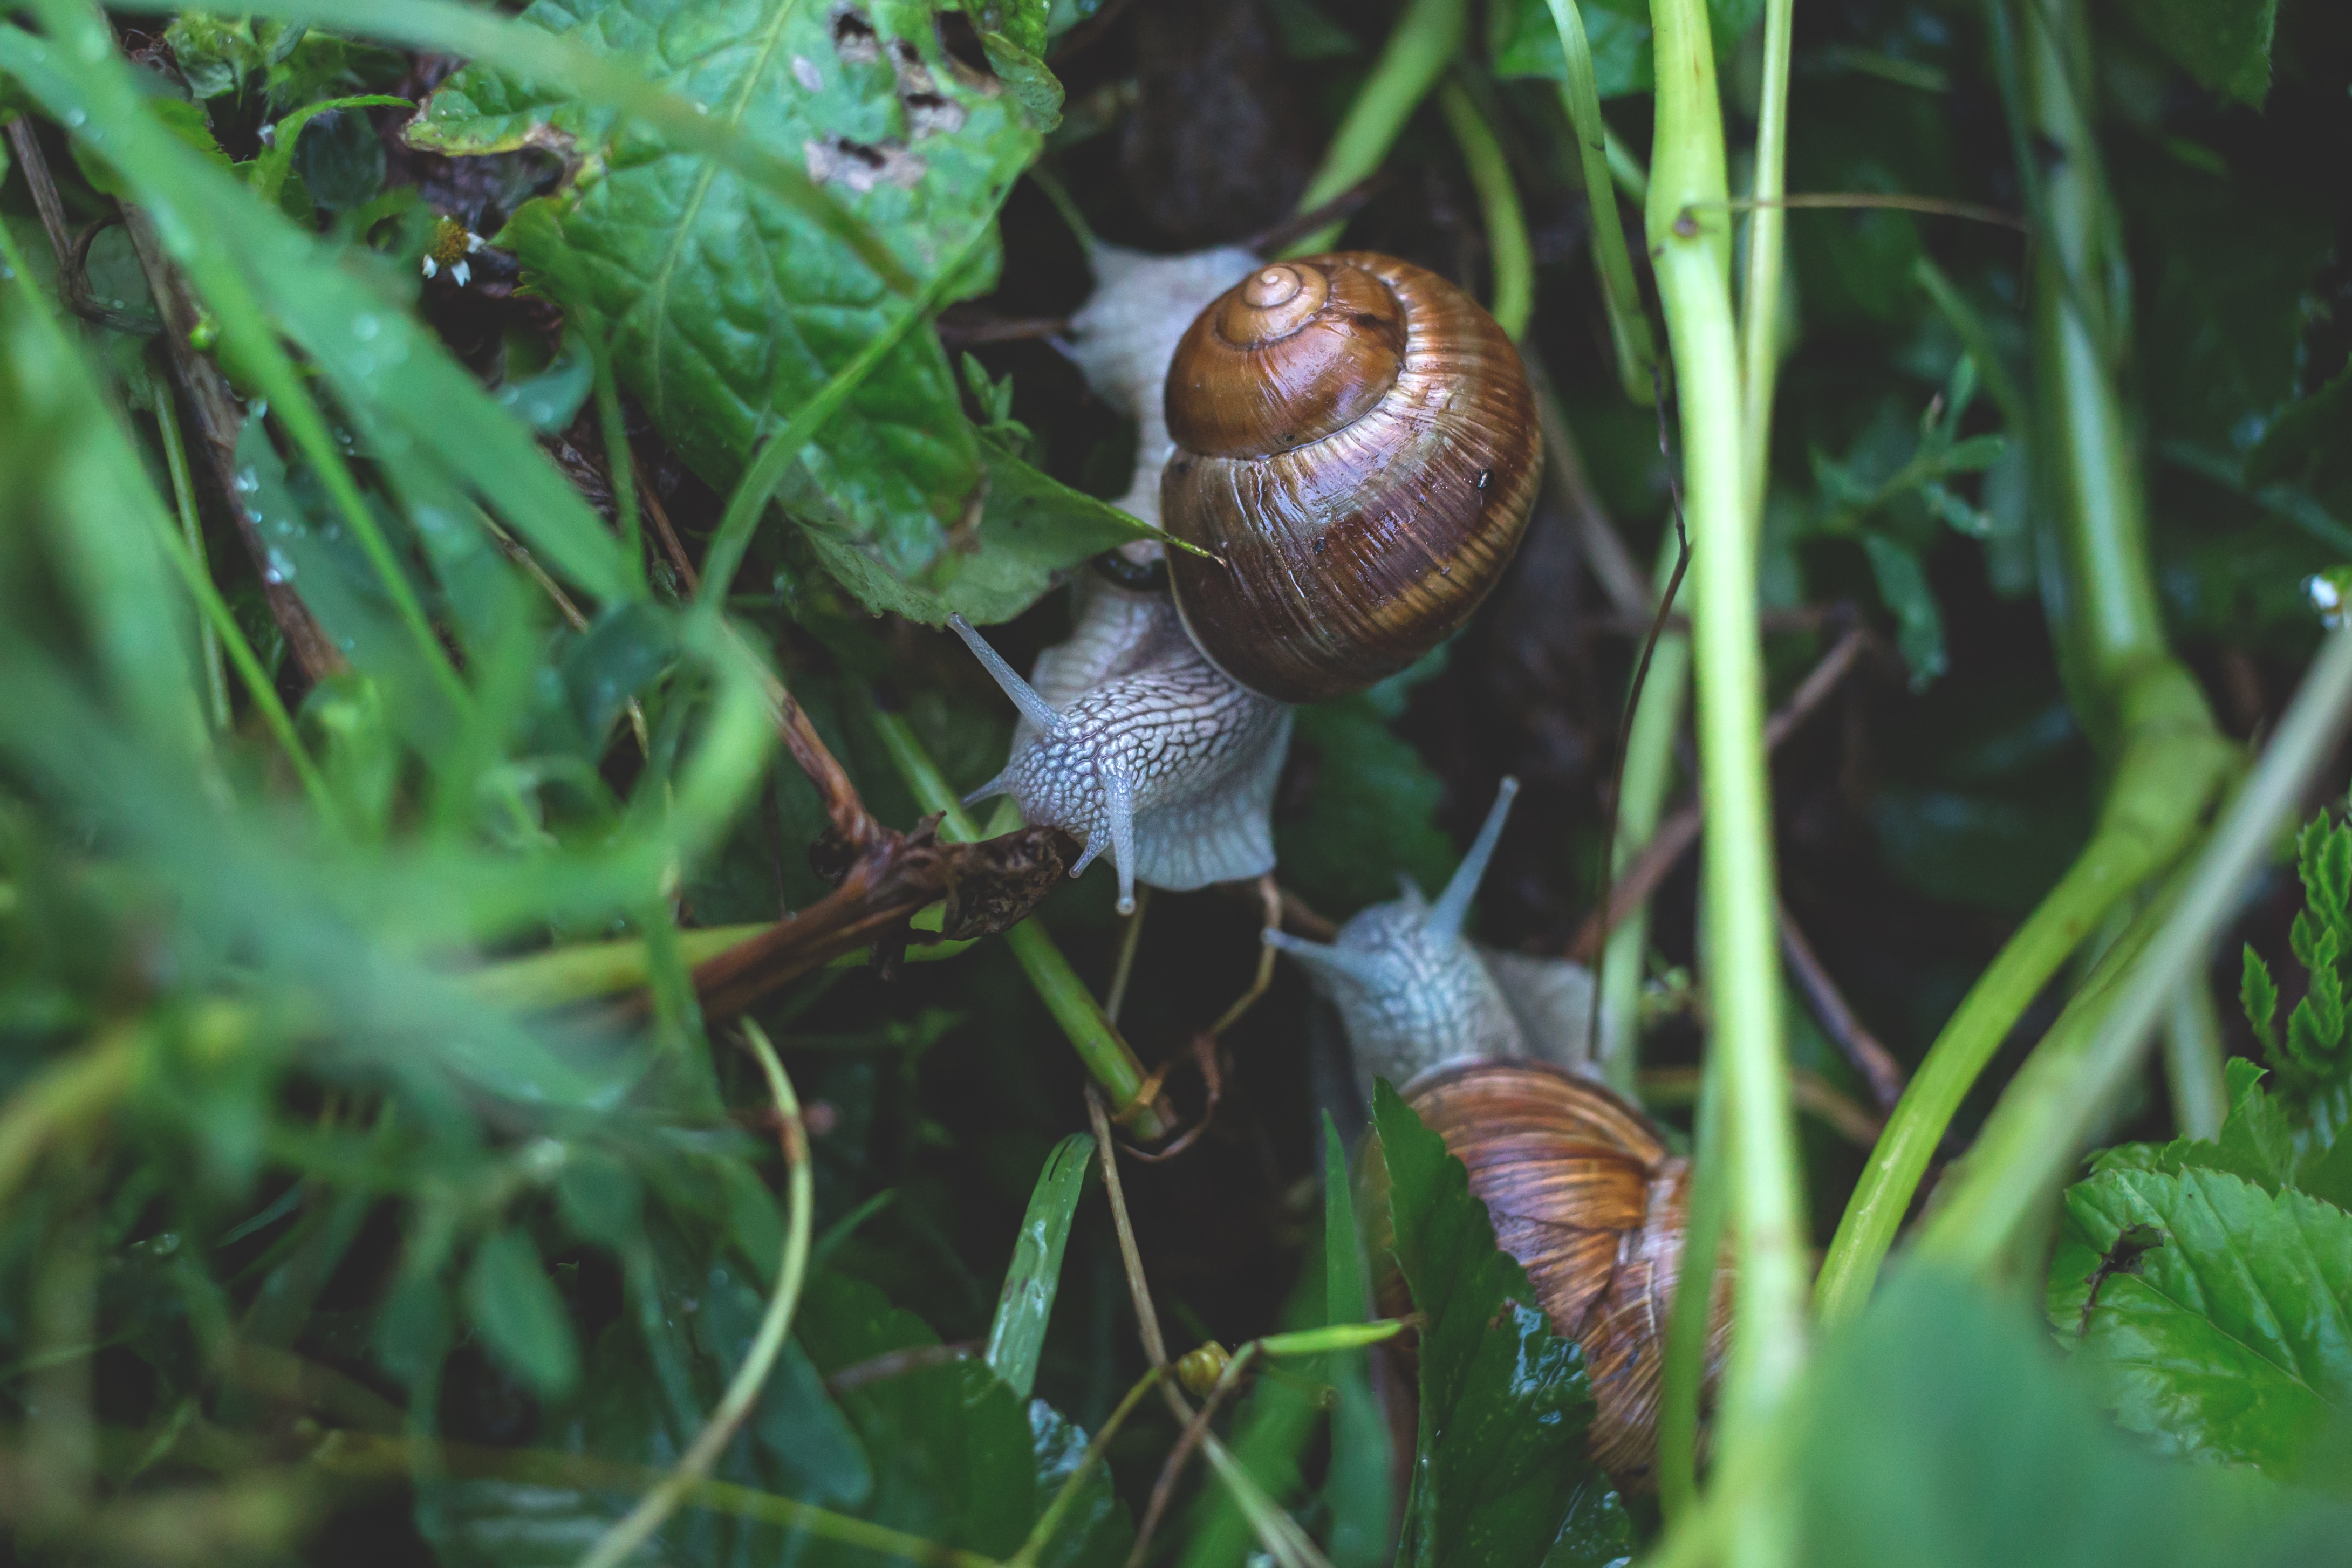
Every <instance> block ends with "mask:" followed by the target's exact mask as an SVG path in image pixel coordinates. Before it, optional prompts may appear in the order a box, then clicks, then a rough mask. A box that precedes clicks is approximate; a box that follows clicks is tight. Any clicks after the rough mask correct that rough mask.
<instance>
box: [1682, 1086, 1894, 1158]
mask: <svg viewBox="0 0 2352 1568" xmlns="http://www.w3.org/2000/svg"><path fill="white" fill-rule="evenodd" d="M1700 1076H1701V1074H1700V1071H1699V1070H1698V1069H1697V1068H1696V1067H1663V1068H1656V1069H1654V1070H1652V1071H1646V1072H1644V1073H1643V1074H1642V1100H1643V1103H1644V1104H1649V1105H1686V1104H1689V1103H1691V1102H1693V1101H1695V1100H1696V1099H1697V1098H1698V1090H1699V1079H1700ZM1789 1092H1790V1097H1791V1098H1793V1099H1794V1100H1795V1101H1796V1103H1797V1109H1799V1110H1800V1111H1802V1112H1805V1113H1807V1114H1809V1115H1811V1116H1813V1117H1815V1118H1817V1119H1819V1120H1820V1121H1821V1123H1822V1124H1823V1125H1824V1126H1827V1127H1828V1128H1829V1129H1830V1130H1831V1131H1832V1132H1834V1133H1836V1134H1837V1135H1838V1136H1839V1137H1841V1138H1843V1139H1844V1140H1845V1141H1846V1142H1847V1143H1849V1144H1852V1145H1855V1146H1856V1147H1857V1148H1864V1149H1867V1148H1870V1147H1871V1146H1873V1145H1875V1144H1876V1143H1877V1142H1878V1134H1879V1130H1880V1129H1881V1128H1882V1127H1883V1126H1885V1123H1884V1122H1882V1121H1881V1120H1880V1119H1879V1118H1878V1116H1877V1115H1875V1114H1874V1113H1873V1112H1872V1111H1871V1110H1870V1108H1869V1107H1868V1106H1866V1105H1864V1104H1863V1103H1862V1102H1860V1101H1859V1100H1856V1099H1855V1098H1853V1096H1852V1095H1851V1094H1848V1093H1846V1092H1844V1091H1843V1090H1841V1089H1840V1088H1838V1087H1837V1085H1835V1084H1834V1083H1832V1082H1830V1081H1829V1080H1828V1079H1826V1078H1823V1077H1822V1075H1821V1074H1820V1073H1818V1072H1814V1071H1811V1070H1810V1069H1807V1068H1802V1067H1792V1068H1790V1070H1789Z"/></svg>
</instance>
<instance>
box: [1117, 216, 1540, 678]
mask: <svg viewBox="0 0 2352 1568" xmlns="http://www.w3.org/2000/svg"><path fill="white" fill-rule="evenodd" d="M1167 415H1168V433H1169V435H1170V436H1171V439H1172V440H1173V441H1174V443H1175V447H1176V451H1175V455H1173V456H1171V458H1170V459H1169V461H1168V465H1167V467H1166V469H1165V471H1164V472H1163V474H1162V476H1161V478H1160V520H1161V522H1162V523H1163V525H1164V526H1165V527H1166V528H1168V529H1169V531H1170V532H1171V533H1172V534H1174V535H1175V536H1176V537H1177V538H1181V539H1184V540H1186V541H1188V542H1189V543H1192V544H1194V545H1197V546H1199V547H1200V548H1201V549H1203V550H1206V551H1208V552H1209V554H1210V555H1213V556H1214V557H1216V558H1217V559H1216V560H1208V559H1201V558H1199V557H1194V556H1191V555H1186V554H1183V553H1181V552H1179V553H1177V554H1175V555H1173V556H1171V559H1170V562H1169V566H1170V572H1171V578H1172V580H1173V582H1174V586H1175V591H1176V600H1177V603H1178V605H1179V607H1180V608H1181V610H1182V612H1183V614H1184V621H1185V624H1186V625H1187V626H1188V627H1189V628H1190V629H1191V631H1192V636H1193V640H1194V641H1196V642H1197V643H1200V645H1201V647H1202V651H1203V652H1205V653H1207V654H1208V655H1209V657H1210V658H1211V659H1212V660H1213V661H1214V662H1215V663H1216V664H1217V667H1218V668H1220V669H1222V670H1223V671H1224V672H1225V673H1226V674H1229V675H1231V676H1233V678H1234V680H1236V681H1238V682H1240V683H1241V684H1242V685H1245V686H1247V687H1249V688H1250V689H1251V690H1253V691H1256V692H1262V693H1264V694H1265V695H1268V696H1272V697H1278V698H1280V699H1282V700H1283V701H1285V702H1318V701H1322V700H1325V699H1328V698H1330V697H1333V696H1338V695H1342V694H1345V693H1347V692H1351V691H1356V690H1360V689H1361V688H1363V687H1365V686H1368V685H1370V684H1372V683H1373V682H1374V681H1377V680H1379V679H1381V677H1382V676H1384V675H1388V674H1393V673H1395V672H1396V671H1398V670H1402V669H1403V668H1404V667H1405V666H1406V665H1408V664H1412V662H1413V661H1414V660H1415V659H1417V658H1419V657H1420V656H1421V655H1422V654H1423V653H1427V652H1428V651H1429V650H1430V649H1432V648H1433V647H1435V646H1436V645H1437V644H1438V643H1441V642H1443V641H1444V639H1445V638H1446V637H1448V636H1450V635H1452V634H1453V633H1454V632H1455V631H1457V630H1459V629H1460V628H1461V626H1462V625H1463V623H1464V622H1466V621H1467V620H1468V619H1469V618H1470V615H1471V613H1472V612H1474V611H1475V610H1476V609H1477V607H1478V605H1479V602H1480V601H1482V600H1484V599H1485V598H1486V594H1487V592H1488V591H1489V590H1491V589H1492V588H1493V587H1494V586H1495V583H1496V580H1498V579H1499V578H1500V577H1501V575H1502V571H1503V569H1504V567H1506V566H1507V565H1508V564H1509V562H1510V559H1511V556H1512V554H1513V552H1514V551H1516V550H1517V548H1518V542H1519V538H1520V536H1521V535H1522V534H1523V533H1524V532H1525V531H1526V529H1527V523H1528V513H1529V511H1530V510H1531V509H1532V507H1533V506H1534V504H1535V495H1536V486H1537V481H1538V477H1539V476H1540V473H1541V469H1542V443H1541V441H1540V438H1539V435H1538V429H1537V423H1536V416H1535V402H1534V398H1533V396H1532V394H1531V393H1530V392H1529V391H1528V379H1527V372H1526V371H1525V369H1524V368H1523V367H1522V366H1521V364H1520V362H1519V357H1518V353H1517V350H1515V349H1513V348H1512V346H1511V341H1510V339H1509V338H1508V337H1507V336H1506V335H1505V334H1504V332H1503V329H1501V328H1500V327H1498V326H1497V325H1496V323H1495V319H1494V318H1493V317H1491V316H1489V315H1487V314H1486V311H1485V310H1484V309H1483V308H1480V306H1479V305H1478V303H1477V302H1476V301H1475V300H1474V299H1472V298H1470V297H1469V296H1468V295H1466V294H1465V293H1464V292H1463V291H1462V290H1460V289H1459V288H1456V287H1454V285H1452V284H1451V283H1448V282H1446V281H1445V280H1444V278H1442V277H1438V276H1437V275H1436V274H1434V273H1432V272H1427V271H1424V270H1423V269H1422V268H1421V267H1414V266H1412V265H1411V264H1410V263H1407V262H1402V261H1398V260H1396V259H1395V258H1393V257H1391V256H1376V255H1372V254H1370V253H1369V252H1364V251H1344V252H1339V253H1337V254H1333V255H1328V256H1308V257H1307V258H1305V259H1303V260H1298V261H1284V262H1276V263H1271V264H1269V265H1267V266H1265V267H1260V268H1259V269H1257V270H1256V271H1255V272H1253V273H1252V274H1251V275H1250V276H1249V277H1246V278H1244V279H1243V280H1242V282H1240V283H1239V284H1237V285H1236V286H1234V287H1233V288H1232V289H1230V290H1228V291H1227V292H1226V293H1225V294H1224V295H1223V297H1222V298H1219V299H1217V300H1216V301H1215V302H1213V304H1211V305H1210V307H1209V308H1207V309H1205V310H1203V311H1202V313H1201V315H1200V317H1199V318H1198V319H1196V320H1195V321H1194V322H1193V323H1192V328H1191V329H1190V330H1189V331H1187V332H1186V333H1185V334H1184V337H1183V340H1181V342H1180V343H1179V344H1178V345H1177V347H1176V352H1175V357H1174V359H1173V360H1172V361H1171V362H1170V365H1169V370H1168V385H1167Z"/></svg>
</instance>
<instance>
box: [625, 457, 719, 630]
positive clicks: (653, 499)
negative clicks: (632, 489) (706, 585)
mask: <svg viewBox="0 0 2352 1568" xmlns="http://www.w3.org/2000/svg"><path fill="white" fill-rule="evenodd" d="M629 457H630V462H629V466H630V468H631V469H633V470H634V471H635V474H636V476H637V509H638V510H639V511H642V512H643V513H645V515H646V517H648V518H650V519H652V522H653V525H654V537H655V538H658V539H660V540H661V547H662V554H663V555H665V556H667V557H668V558H669V564H670V566H671V568H672V570H675V571H676V572H677V576H678V580H679V581H681V582H683V583H685V584H686V591H687V593H688V596H689V597H691V596H693V595H695V594H698V593H700V592H701V591H702V574H701V573H699V572H698V571H696V570H694V562H693V561H691V560H689V559H687V554H686V547H685V546H684V545H682V544H680V543H679V542H678V538H677V529H676V528H672V527H671V526H670V521H669V512H668V509H667V508H666V507H663V505H662V504H661V497H658V496H656V495H655V494H654V487H653V486H652V485H651V484H649V483H648V482H647V481H646V465H645V462H644V460H643V459H642V458H639V457H638V456H637V455H636V452H635V449H634V448H633V449H631V451H630V454H629Z"/></svg>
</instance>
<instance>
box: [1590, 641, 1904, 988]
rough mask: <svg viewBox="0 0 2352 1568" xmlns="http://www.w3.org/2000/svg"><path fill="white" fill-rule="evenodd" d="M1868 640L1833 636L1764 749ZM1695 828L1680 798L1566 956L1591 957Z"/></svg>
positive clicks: (1694, 837)
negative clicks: (1678, 804)
mask: <svg viewBox="0 0 2352 1568" xmlns="http://www.w3.org/2000/svg"><path fill="white" fill-rule="evenodd" d="M1873 642H1874V638H1873V637H1872V635H1871V633H1870V632H1869V630H1868V629H1867V628H1865V627H1860V626H1857V627H1855V628H1854V629H1853V631H1851V632H1847V633H1846V634H1845V635H1844V636H1843V637H1841V638H1839V639H1838V641H1837V644H1836V645H1835V646H1834V647H1832V649H1831V650H1830V651H1829V652H1828V653H1824V654H1823V655H1822V662H1821V663H1820V664H1815V665H1814V666H1813V668H1812V671H1811V674H1807V675H1806V676H1805V678H1804V680H1803V682H1802V683H1801V684H1800V685H1798V687H1797V689H1796V691H1795V692H1794V693H1792V694H1791V695H1790V698H1789V701H1788V703H1787V704H1786V705H1785V706H1782V707H1781V708H1780V711H1779V712H1777V713H1775V714H1773V716H1771V718H1770V720H1769V721H1768V722H1767V723H1766V724H1765V726H1764V747H1765V750H1766V751H1767V752H1768V753H1769V752H1773V751H1778V750H1779V749H1780V743H1781V742H1782V741H1784V740H1786V739H1788V738H1789V737H1790V735H1792V734H1794V733H1796V730H1797V727H1798V726H1800V725H1801V724H1803V723H1804V722H1805V720H1806V719H1808V718H1810V717H1811V716H1812V715H1813V712H1814V710H1816V709H1817V708H1819V707H1820V706H1822V703H1823V702H1824V701H1826V700H1827V699H1828V697H1829V695H1830V694H1831V693H1832V692H1833V691H1835V690H1836V689H1837V686H1838V683H1839V682H1841V681H1843V679H1845V677H1846V675H1847V674H1848V673H1849V672H1851V671H1852V670H1853V667H1854V665H1855V664H1856V663H1858V662H1859V661H1860V660H1861V658H1862V655H1863V653H1864V652H1865V651H1866V650H1867V649H1868V648H1869V647H1870V646H1871V645H1872V643H1873ZM1698 830H1699V805H1698V801H1697V800H1686V801H1685V802H1684V803H1683V804H1682V805H1681V806H1679V807H1677V808H1676V809H1675V813H1674V815H1672V816H1670V817H1668V818H1667V819H1666V820H1665V821H1663V822H1661V823H1659V824H1658V831H1656V832H1655V833H1654V834H1653V835H1652V836H1651V839H1650V842H1649V844H1648V846H1647V847H1646V848H1644V849H1643V851H1642V852H1641V853H1640V854H1639V855H1638V856H1636V857H1635V858H1634V861H1633V864H1632V865H1629V866H1627V867H1626V868H1625V870H1624V873H1623V874H1622V875H1621V876H1619V877H1618V878H1617V882H1616V885H1615V886H1614V887H1613V888H1612V890H1611V891H1610V894H1609V906H1608V908H1607V909H1606V910H1605V911H1601V910H1596V911H1594V912H1593V913H1592V914H1591V915H1589V916H1587V917H1586V919H1585V922H1584V924H1583V925H1582V926H1580V928H1579V929H1578V931H1577V933H1576V939H1575V940H1574V941H1572V942H1570V944H1569V946H1568V956H1570V958H1573V959H1575V960H1576V961H1577V962H1579V963H1582V964H1589V963H1591V961H1592V959H1593V956H1594V955H1596V954H1598V953H1599V952H1600V951H1601V944H1602V943H1603V942H1605V941H1607V940H1608V938H1609V933H1610V932H1612V931H1614V930H1615V929H1617V926H1618V925H1619V924H1620V923H1621V922H1622V921H1623V920H1624V918H1625V917H1626V916H1627V915H1631V914H1633V911H1634V910H1636V909H1639V908H1640V907H1641V906H1642V905H1643V903H1645V902H1646V901H1647V900H1648V899H1649V897H1650V895H1651V894H1654V893H1655V892H1657V890H1658V884H1659V883H1662V882H1664V881H1665V879H1666V873H1668V872H1671V871H1673V870H1674V869H1675V862H1677V861H1679V860H1681V859H1682V858H1683V856H1684V855H1685V853H1687V852H1689V850H1690V847H1691V845H1693V844H1695V843H1696V842H1697V841H1698ZM1604 915H1605V916H1606V918H1605V919H1604V918H1603V916H1604Z"/></svg>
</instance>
